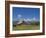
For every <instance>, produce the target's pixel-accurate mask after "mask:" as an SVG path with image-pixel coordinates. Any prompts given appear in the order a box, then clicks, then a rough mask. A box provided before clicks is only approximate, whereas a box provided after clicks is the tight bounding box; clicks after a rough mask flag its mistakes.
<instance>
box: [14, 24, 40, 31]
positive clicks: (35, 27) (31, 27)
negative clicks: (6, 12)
mask: <svg viewBox="0 0 46 38" xmlns="http://www.w3.org/2000/svg"><path fill="white" fill-rule="evenodd" d="M39 29H40V25H21V26H16V27H15V26H14V27H13V30H39Z"/></svg>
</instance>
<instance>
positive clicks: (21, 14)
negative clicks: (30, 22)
mask: <svg viewBox="0 0 46 38" xmlns="http://www.w3.org/2000/svg"><path fill="white" fill-rule="evenodd" d="M12 12H13V16H12V18H13V21H14V20H15V19H20V18H23V19H35V20H40V8H23V7H13V8H12Z"/></svg>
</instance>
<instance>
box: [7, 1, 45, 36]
mask: <svg viewBox="0 0 46 38" xmlns="http://www.w3.org/2000/svg"><path fill="white" fill-rule="evenodd" d="M6 8H7V9H6V27H7V28H6V30H7V31H6V33H7V34H6V36H13V37H14V36H30V35H31V36H32V35H43V34H44V3H32V2H17V1H16V2H12V1H10V2H8V1H7V2H6ZM7 12H8V13H7ZM8 28H9V29H8Z"/></svg>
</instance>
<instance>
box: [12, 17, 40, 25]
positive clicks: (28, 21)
mask: <svg viewBox="0 0 46 38" xmlns="http://www.w3.org/2000/svg"><path fill="white" fill-rule="evenodd" d="M38 23H39V21H38V20H36V19H35V18H33V19H20V20H18V21H13V24H14V25H18V24H25V25H30V24H38Z"/></svg>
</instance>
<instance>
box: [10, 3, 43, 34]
mask: <svg viewBox="0 0 46 38" xmlns="http://www.w3.org/2000/svg"><path fill="white" fill-rule="evenodd" d="M12 7H25V8H40V30H24V31H12V28H13V27H12ZM42 15H43V13H42V6H36V5H18V4H10V34H22V33H38V32H42Z"/></svg>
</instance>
